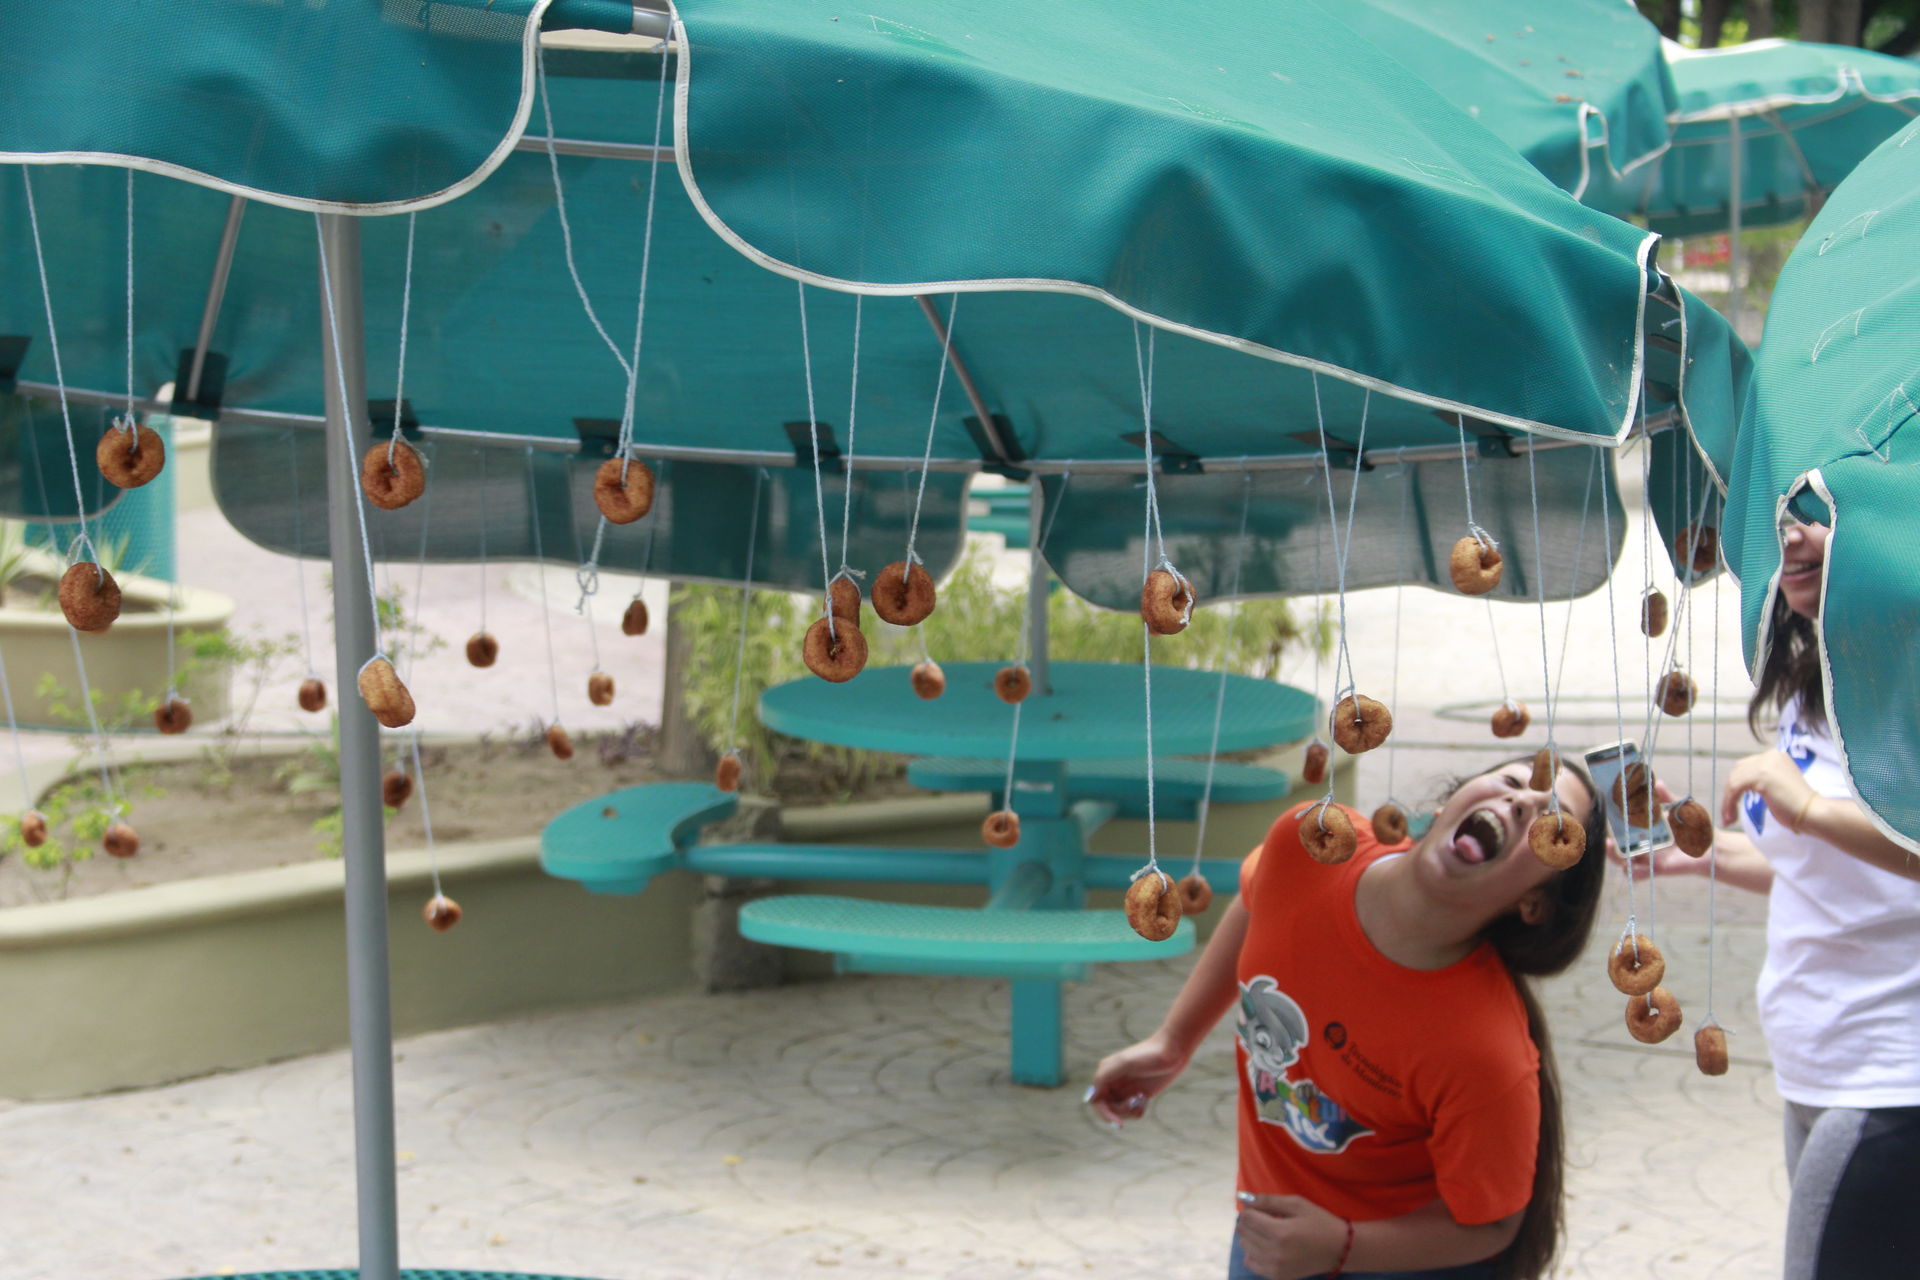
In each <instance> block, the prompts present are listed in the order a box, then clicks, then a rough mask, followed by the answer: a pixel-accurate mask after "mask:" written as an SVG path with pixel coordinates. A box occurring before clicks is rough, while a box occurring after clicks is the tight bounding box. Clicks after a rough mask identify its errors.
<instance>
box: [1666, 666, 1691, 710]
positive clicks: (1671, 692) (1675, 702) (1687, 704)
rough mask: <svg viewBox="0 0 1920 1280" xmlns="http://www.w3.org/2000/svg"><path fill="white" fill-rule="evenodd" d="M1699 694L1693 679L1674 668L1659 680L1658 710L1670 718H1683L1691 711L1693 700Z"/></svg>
mask: <svg viewBox="0 0 1920 1280" xmlns="http://www.w3.org/2000/svg"><path fill="white" fill-rule="evenodd" d="M1699 692H1700V688H1699V686H1698V685H1696V684H1694V682H1693V677H1692V676H1690V675H1688V674H1687V673H1686V672H1684V671H1682V670H1680V669H1679V668H1678V667H1676V668H1674V669H1673V670H1672V671H1669V672H1667V674H1666V675H1664V676H1662V677H1661V678H1660V688H1659V692H1658V700H1659V703H1660V709H1661V710H1662V711H1664V712H1666V713H1667V714H1668V715H1670V716H1683V715H1685V714H1687V712H1689V711H1691V710H1693V700H1694V699H1695V698H1696V697H1697V696H1699Z"/></svg>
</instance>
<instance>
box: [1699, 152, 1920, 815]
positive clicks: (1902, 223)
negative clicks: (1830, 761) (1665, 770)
mask: <svg viewBox="0 0 1920 1280" xmlns="http://www.w3.org/2000/svg"><path fill="white" fill-rule="evenodd" d="M1917 165H1920V124H1912V125H1909V126H1908V127H1907V128H1906V129H1905V130H1903V131H1902V132H1901V133H1899V134H1898V135H1896V136H1895V137H1893V138H1892V139H1890V140H1888V141H1887V142H1885V143H1883V144H1882V145H1881V146H1880V148H1879V149H1878V150H1877V151H1875V152H1874V153H1873V154H1872V155H1870V156H1868V157H1867V159H1866V160H1864V161H1863V162H1862V163H1861V164H1860V166H1859V168H1857V169H1856V170H1855V171H1854V173H1853V174H1852V175H1851V176H1850V177H1849V178H1848V179H1847V180H1846V181H1845V182H1843V183H1842V184H1841V185H1840V187H1839V189H1838V190H1836V191H1835V192H1834V193H1833V196H1832V198H1831V199H1829V200H1828V202H1827V204H1826V207H1825V208H1824V209H1822V210H1821V212H1820V216H1819V217H1817V218H1816V219H1814V222H1813V225H1812V226H1811V227H1810V228H1809V229H1808V231H1807V234H1806V236H1805V237H1803V238H1802V240H1801V242H1800V245H1799V247H1798V248H1797V249H1796V250H1795V251H1794V253H1793V256H1792V257H1791V258H1790V259H1789V260H1788V262H1787V265H1786V268H1785V270H1784V271H1782V272H1781V275H1780V282H1779V284H1778V286H1777V287H1776V289H1775V291H1774V300H1773V306H1772V307H1771V308H1770V309H1769V311H1768V313H1767V335H1766V341H1765V343H1764V344H1763V345H1762V346H1761V349H1760V354H1759V358H1758V362H1757V366H1758V367H1757V370H1756V376H1755V384H1754V385H1755V412H1754V417H1753V422H1752V425H1751V427H1750V428H1749V429H1748V430H1746V431H1743V432H1742V433H1741V434H1740V438H1739V442H1738V445H1737V447H1736V450H1735V457H1734V464H1733V467H1734V471H1733V477H1732V482H1731V484H1730V501H1729V508H1728V533H1729V537H1728V548H1727V550H1728V554H1729V561H1730V563H1731V565H1732V567H1733V568H1734V570H1735V572H1736V573H1737V574H1738V575H1739V578H1740V588H1741V591H1740V595H1741V610H1742V617H1743V624H1744V625H1743V630H1744V633H1745V641H1746V650H1747V659H1748V662H1749V664H1750V665H1751V666H1753V667H1754V669H1755V670H1756V671H1757V670H1758V668H1759V665H1760V663H1761V661H1762V660H1763V658H1764V654H1765V651H1766V648H1767V645H1768V643H1769V639H1770V633H1771V624H1772V619H1773V617H1774V616H1775V614H1774V609H1775V600H1776V597H1777V590H1778V579H1779V571H1780V564H1781V544H1780V537H1779V533H1778V523H1779V519H1780V516H1781V515H1782V513H1783V512H1786V511H1789V510H1790V511H1792V512H1794V513H1796V514H1798V515H1799V516H1801V517H1802V518H1805V519H1812V520H1818V521H1820V522H1823V523H1828V524H1830V525H1831V527H1832V535H1831V537H1830V538H1829V539H1828V542H1827V569H1826V586H1825V596H1824V599H1823V601H1822V604H1821V612H1820V617H1819V619H1818V621H1817V623H1816V624H1815V627H1816V631H1817V634H1818V636H1819V640H1820V652H1821V659H1822V665H1823V668H1824V673H1825V676H1826V685H1827V707H1826V710H1827V713H1828V716H1829V719H1830V722H1831V724H1832V725H1833V728H1834V735H1835V738H1836V739H1837V740H1838V741H1839V742H1840V744H1841V746H1842V749H1843V752H1844V756H1845V760H1846V766H1847V772H1848V776H1849V778H1850V779H1851V781H1852V784H1853V788H1854V791H1855V793H1856V794H1857V795H1858V796H1859V798H1860V799H1861V801H1862V802H1863V803H1864V804H1865V805H1866V806H1867V809H1868V811H1869V812H1870V813H1872V814H1873V815H1874V817H1875V819H1876V821H1877V822H1878V823H1879V824H1880V825H1881V826H1882V827H1883V828H1884V829H1886V830H1887V831H1888V832H1889V834H1891V835H1893V836H1895V837H1896V838H1898V839H1900V840H1901V841H1902V843H1904V844H1906V845H1908V846H1909V847H1911V848H1915V849H1920V791H1916V789H1915V787H1914V785H1913V778H1914V768H1915V765H1916V763H1917V762H1920V722H1917V721H1916V719H1915V717H1914V714H1913V708H1914V706H1915V705H1916V701H1920V649H1917V648H1916V646H1915V645H1914V644H1913V642H1912V638H1913V636H1914V634H1915V633H1916V631H1920V556H1917V555H1916V548H1920V523H1916V517H1917V516H1920V504H1916V502H1915V500H1914V495H1915V494H1916V493H1920V452H1916V449H1920V379H1916V377H1915V372H1914V359H1913V354H1914V342H1915V337H1916V335H1920V184H1916V183H1915V181H1914V174H1915V172H1916V166H1917Z"/></svg>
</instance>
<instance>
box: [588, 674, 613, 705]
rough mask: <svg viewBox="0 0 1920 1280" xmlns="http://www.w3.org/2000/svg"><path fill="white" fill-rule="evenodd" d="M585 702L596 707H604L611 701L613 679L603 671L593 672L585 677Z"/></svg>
mask: <svg viewBox="0 0 1920 1280" xmlns="http://www.w3.org/2000/svg"><path fill="white" fill-rule="evenodd" d="M587 701H588V702H591V703H592V704H593V705H594V706H596V707H604V706H607V705H609V704H610V703H612V701H613V677H612V676H610V675H608V674H607V673H606V672H604V671H595V672H592V673H590V674H589V675H588V676H587Z"/></svg>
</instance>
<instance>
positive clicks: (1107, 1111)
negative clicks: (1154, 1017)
mask: <svg viewBox="0 0 1920 1280" xmlns="http://www.w3.org/2000/svg"><path fill="white" fill-rule="evenodd" d="M1186 1067H1187V1059H1186V1055H1184V1054H1181V1053H1177V1052H1175V1051H1174V1050H1173V1049H1172V1048H1171V1047H1170V1046H1169V1045H1167V1043H1166V1042H1165V1041H1163V1040H1162V1039H1161V1038H1160V1037H1159V1036H1157V1035H1154V1036H1148V1037H1147V1038H1146V1039H1145V1040H1142V1041H1141V1042H1140V1043H1138V1044H1133V1045H1128V1046H1127V1047H1126V1048H1124V1049H1122V1050H1120V1051H1119V1052H1118V1053H1110V1054H1108V1055H1107V1056H1106V1057H1104V1058H1102V1059H1101V1060H1100V1065H1099V1066H1098V1067H1096V1068H1094V1072H1093V1084H1092V1086H1091V1087H1089V1088H1088V1090H1087V1097H1086V1101H1087V1105H1089V1106H1091V1107H1092V1108H1093V1110H1094V1113H1095V1114H1096V1115H1098V1116H1099V1117H1100V1118H1101V1119H1103V1120H1105V1121H1106V1122H1107V1123H1109V1124H1111V1125H1113V1126H1114V1127H1115V1128H1118V1127H1119V1126H1120V1125H1122V1124H1124V1123H1126V1122H1127V1121H1129V1120H1138V1119H1139V1118H1140V1117H1141V1116H1143V1115H1145V1114H1146V1113H1147V1103H1148V1101H1149V1100H1151V1099H1152V1098H1153V1097H1154V1096H1156V1095H1157V1094H1159V1093H1160V1091H1161V1090H1163V1089H1165V1088H1166V1087H1167V1086H1168V1085H1170V1084H1172V1083H1173V1082H1174V1080H1175V1079H1177V1078H1178V1077H1179V1075H1180V1073H1181V1072H1182V1071H1184V1070H1186Z"/></svg>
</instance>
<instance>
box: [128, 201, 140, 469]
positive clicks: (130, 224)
mask: <svg viewBox="0 0 1920 1280" xmlns="http://www.w3.org/2000/svg"><path fill="white" fill-rule="evenodd" d="M133 398H134V397H133V170H131V169H129V170H127V425H128V426H129V427H133V426H134V418H133ZM135 429H136V430H137V429H138V428H135ZM135 439H136V440H137V439H138V437H137V436H136V437H135Z"/></svg>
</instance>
